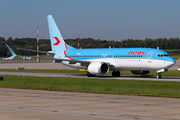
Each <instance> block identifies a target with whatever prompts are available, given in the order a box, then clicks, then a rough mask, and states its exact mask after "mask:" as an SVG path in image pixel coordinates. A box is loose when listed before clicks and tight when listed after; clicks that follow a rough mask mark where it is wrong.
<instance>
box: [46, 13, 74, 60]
mask: <svg viewBox="0 0 180 120" xmlns="http://www.w3.org/2000/svg"><path fill="white" fill-rule="evenodd" d="M47 19H48V26H49V34H50V40H51V49H52V52H53V53H55V57H58V58H64V51H65V50H67V49H75V48H73V47H71V46H69V45H67V44H66V43H65V41H64V40H63V38H62V36H61V33H60V32H59V29H58V27H57V25H56V23H55V21H54V19H53V17H52V15H48V16H47Z"/></svg>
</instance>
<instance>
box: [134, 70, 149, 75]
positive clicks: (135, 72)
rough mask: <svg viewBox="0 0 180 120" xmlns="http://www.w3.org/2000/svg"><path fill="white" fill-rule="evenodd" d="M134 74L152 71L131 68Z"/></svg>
mask: <svg viewBox="0 0 180 120" xmlns="http://www.w3.org/2000/svg"><path fill="white" fill-rule="evenodd" d="M131 72H132V73H133V74H139V75H145V74H149V73H150V72H151V71H149V70H131Z"/></svg>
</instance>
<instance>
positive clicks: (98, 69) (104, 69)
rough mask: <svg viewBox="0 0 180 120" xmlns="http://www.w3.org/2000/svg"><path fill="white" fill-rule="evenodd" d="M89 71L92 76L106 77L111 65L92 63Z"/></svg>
mask: <svg viewBox="0 0 180 120" xmlns="http://www.w3.org/2000/svg"><path fill="white" fill-rule="evenodd" d="M88 71H89V73H91V74H92V75H98V74H101V75H105V74H107V73H108V72H109V64H108V63H105V62H92V63H90V65H89V66H88Z"/></svg>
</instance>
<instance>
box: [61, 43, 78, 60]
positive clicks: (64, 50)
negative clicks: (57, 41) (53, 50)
mask: <svg viewBox="0 0 180 120" xmlns="http://www.w3.org/2000/svg"><path fill="white" fill-rule="evenodd" d="M64 45H65V48H66V50H67V49H68V48H67V45H66V43H64ZM66 50H64V55H65V56H66V57H67V58H69V59H71V60H76V59H73V58H70V57H69V56H67V54H66Z"/></svg>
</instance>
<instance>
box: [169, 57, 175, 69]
mask: <svg viewBox="0 0 180 120" xmlns="http://www.w3.org/2000/svg"><path fill="white" fill-rule="evenodd" d="M175 63H176V61H175V60H174V59H173V58H171V59H170V60H168V63H167V68H170V67H172V66H173V65H174V64H175Z"/></svg>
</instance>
